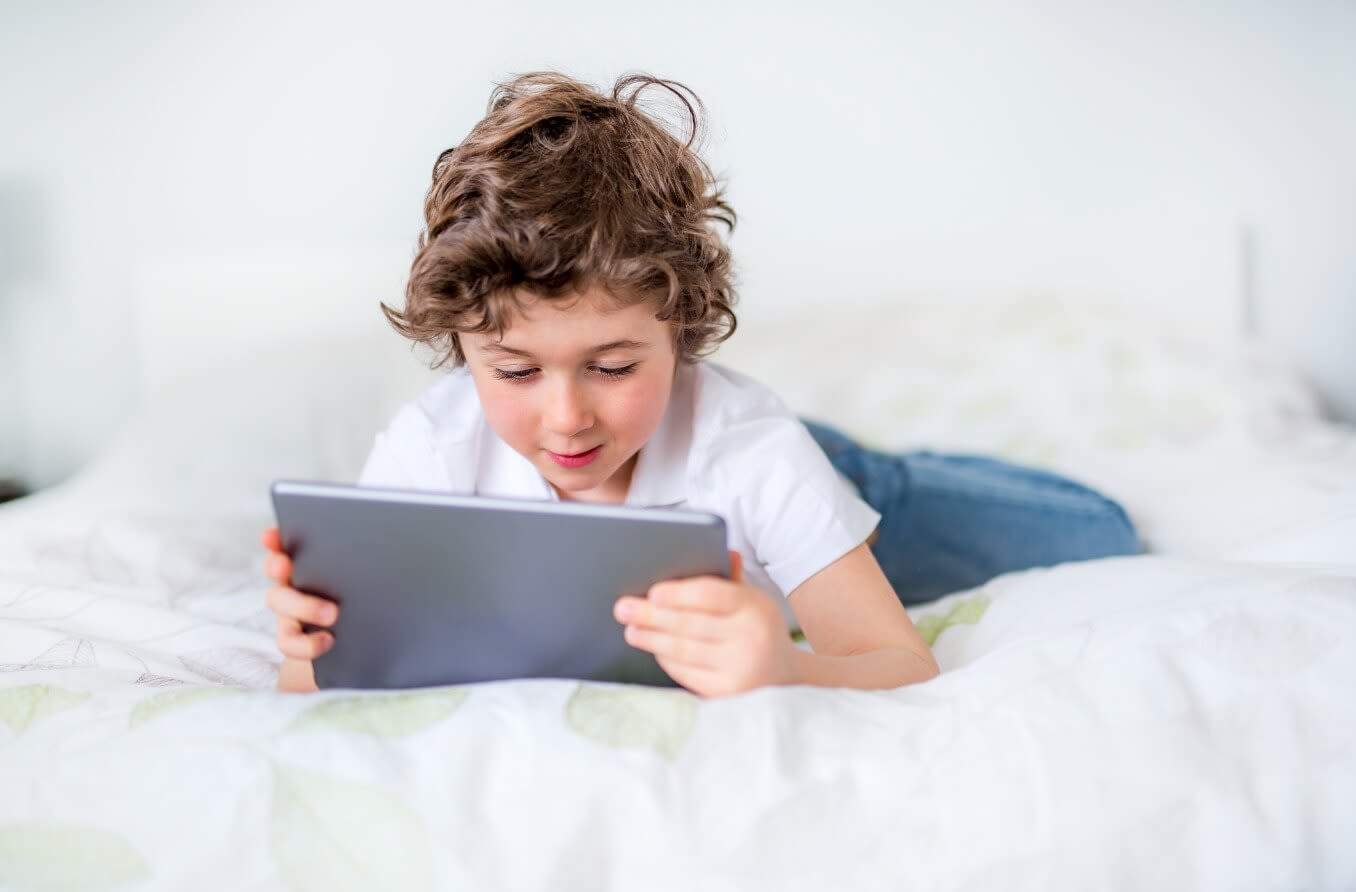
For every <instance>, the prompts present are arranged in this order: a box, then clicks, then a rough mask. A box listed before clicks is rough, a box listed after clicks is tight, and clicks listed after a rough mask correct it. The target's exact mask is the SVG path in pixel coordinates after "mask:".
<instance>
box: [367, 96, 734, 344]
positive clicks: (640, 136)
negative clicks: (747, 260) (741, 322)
mask: <svg viewBox="0 0 1356 892" xmlns="http://www.w3.org/2000/svg"><path fill="white" fill-rule="evenodd" d="M647 87H661V88H663V89H665V90H667V91H669V92H670V93H671V94H673V95H674V96H676V97H678V99H679V100H681V110H682V112H683V114H684V117H685V118H686V123H687V124H688V127H687V128H686V129H687V138H686V140H685V141H680V139H679V138H678V137H676V136H675V135H674V134H673V133H671V132H670V131H669V130H668V129H667V128H666V127H665V126H664V125H663V124H662V123H661V122H660V121H659V120H656V118H655V117H652V116H651V115H650V114H648V113H646V112H645V111H643V110H642V109H641V108H639V107H638V106H637V99H638V98H639V96H640V94H641V92H642V91H644V90H645V89H646V88H647ZM703 113H704V108H703V106H702V104H701V100H700V99H698V98H697V96H696V94H695V93H693V92H692V91H691V90H689V89H688V88H687V87H685V86H683V85H682V84H679V83H676V82H674V81H669V80H663V79H660V78H657V77H653V76H651V75H648V74H640V73H637V74H628V75H624V76H623V77H621V78H620V79H618V80H617V82H616V84H615V86H614V87H613V88H612V94H611V95H610V96H607V95H604V94H602V93H600V92H598V91H597V90H596V89H595V88H593V87H590V86H588V85H586V84H583V83H580V82H579V81H577V80H574V79H573V78H570V77H567V76H565V75H563V74H559V73H556V72H533V73H530V74H523V75H519V76H517V77H515V78H514V79H512V80H511V81H509V82H508V83H503V84H499V85H497V86H496V88H495V89H494V91H493V93H491V95H490V103H489V111H488V113H487V114H486V115H485V117H484V118H483V119H482V120H481V121H480V122H479V123H478V124H476V125H475V127H473V128H472V129H471V132H470V133H469V134H468V135H467V137H466V139H464V140H463V141H462V142H461V143H460V144H459V145H456V146H453V147H452V148H450V149H447V150H446V151H444V152H443V153H442V154H440V155H439V156H438V161H437V163H435V164H434V166H433V184H432V186H430V187H429V190H428V195H427V196H426V198H425V200H424V220H425V223H426V228H425V229H424V231H423V232H422V233H420V236H419V248H418V252H417V254H416V255H415V258H414V261H413V263H412V264H411V267H410V278H409V282H408V284H407V285H406V288H405V310H404V312H399V311H396V310H393V309H392V308H390V307H388V306H386V304H384V303H383V304H382V305H381V309H382V312H383V313H384V314H385V315H386V318H387V320H388V321H390V323H391V325H392V326H394V327H395V329H396V330H397V331H399V332H400V333H401V334H402V335H404V336H405V337H407V338H410V339H411V340H414V341H416V342H418V343H421V344H424V345H426V346H430V347H432V348H434V350H435V351H437V352H438V353H439V354H440V355H439V357H438V358H437V360H436V361H435V362H433V363H432V368H438V367H439V366H441V365H443V364H444V363H447V362H449V361H450V362H451V364H452V366H453V367H456V366H460V365H461V364H463V363H464V362H465V361H466V356H465V354H464V353H463V351H462V349H461V344H460V339H459V338H458V337H457V333H458V332H462V331H475V332H494V333H495V335H496V336H502V335H503V332H504V331H505V329H506V328H507V323H508V319H509V314H510V311H511V310H513V309H516V308H517V307H518V304H519V292H520V290H521V291H525V292H527V293H529V294H532V295H535V296H538V297H542V298H558V297H564V296H567V295H569V294H572V293H577V292H582V291H584V290H586V289H588V288H590V287H594V286H599V287H602V288H603V289H605V290H606V291H607V292H609V293H610V294H611V295H612V296H613V297H614V298H615V299H616V300H617V301H618V302H619V303H638V302H640V301H644V300H652V301H654V303H655V309H656V318H657V319H661V320H665V321H670V322H672V324H673V331H674V347H675V352H676V353H677V355H678V358H679V359H680V360H681V361H693V360H695V359H696V358H697V357H699V356H702V355H705V354H706V353H709V352H710V351H711V350H713V349H715V347H716V346H717V345H719V344H720V343H721V342H722V341H724V340H726V339H727V338H729V337H730V335H732V334H734V330H735V327H736V324H737V323H736V320H735V315H734V303H735V291H734V281H733V273H732V270H731V262H730V251H729V248H728V247H727V246H726V244H725V242H724V241H723V240H722V239H721V237H720V235H719V233H718V230H717V228H716V226H715V225H714V224H717V223H720V224H724V226H725V228H726V231H727V233H728V232H729V231H731V230H733V229H734V224H735V213H734V210H733V209H732V208H731V207H730V206H729V205H728V204H727V203H726V202H725V199H724V195H723V190H722V188H721V187H720V185H719V184H718V183H717V181H716V179H715V177H714V176H713V175H712V173H711V169H710V168H709V167H708V166H707V165H706V163H705V162H704V161H703V160H702V159H701V158H700V157H699V156H698V154H697V150H696V148H694V146H695V144H696V143H697V141H698V136H699V133H700V131H701V127H702V117H703Z"/></svg>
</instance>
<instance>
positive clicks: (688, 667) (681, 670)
mask: <svg viewBox="0 0 1356 892" xmlns="http://www.w3.org/2000/svg"><path fill="white" fill-rule="evenodd" d="M655 662H657V663H658V664H659V668H660V669H663V670H664V671H665V672H667V673H668V676H669V678H672V679H673V680H674V681H676V682H678V683H679V684H680V685H682V686H683V687H685V688H687V689H688V690H689V691H691V692H692V693H694V694H696V695H697V696H699V697H708V696H711V692H713V691H715V690H717V689H719V688H720V687H721V686H722V685H723V683H724V679H723V678H722V676H721V673H720V671H719V670H717V669H710V668H707V667H706V666H698V665H697V664H695V663H679V662H678V661H677V660H670V659H669V658H668V657H655Z"/></svg>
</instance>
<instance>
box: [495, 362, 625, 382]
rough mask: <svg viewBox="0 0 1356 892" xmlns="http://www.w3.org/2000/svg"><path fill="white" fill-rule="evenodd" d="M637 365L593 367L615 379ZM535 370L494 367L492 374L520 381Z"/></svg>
mask: <svg viewBox="0 0 1356 892" xmlns="http://www.w3.org/2000/svg"><path fill="white" fill-rule="evenodd" d="M638 365H640V363H637V362H633V363H631V364H630V365H625V366H621V367H619V368H615V369H610V368H604V367H603V366H600V365H596V366H593V368H595V369H597V370H598V371H599V372H600V373H602V375H603V377H605V378H610V379H612V380H614V381H615V380H617V379H618V378H625V377H626V376H627V375H629V374H631V373H632V372H634V371H635V370H636V366H638ZM536 371H537V370H536V369H523V370H522V371H512V372H511V371H505V370H504V369H495V370H494V376H495V377H496V378H498V379H499V380H501V381H519V382H522V381H526V380H528V379H529V378H531V377H532V375H534V374H535V373H536Z"/></svg>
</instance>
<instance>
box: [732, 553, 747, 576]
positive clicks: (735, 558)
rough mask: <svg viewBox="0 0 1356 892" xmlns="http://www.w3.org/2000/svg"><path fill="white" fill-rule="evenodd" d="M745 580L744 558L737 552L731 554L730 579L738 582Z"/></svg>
mask: <svg viewBox="0 0 1356 892" xmlns="http://www.w3.org/2000/svg"><path fill="white" fill-rule="evenodd" d="M743 578H744V556H743V555H742V554H740V553H739V552H737V551H731V552H730V579H732V580H734V581H735V582H738V581H739V580H741V579H743Z"/></svg>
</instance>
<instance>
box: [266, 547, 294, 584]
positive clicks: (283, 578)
mask: <svg viewBox="0 0 1356 892" xmlns="http://www.w3.org/2000/svg"><path fill="white" fill-rule="evenodd" d="M264 575H265V576H267V577H268V578H269V579H272V580H274V581H276V582H281V583H282V584H283V585H286V584H287V583H288V582H290V581H291V579H292V559H291V558H290V557H288V556H287V555H285V554H280V553H278V552H274V553H273V554H270V555H269V556H268V557H266V558H264Z"/></svg>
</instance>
